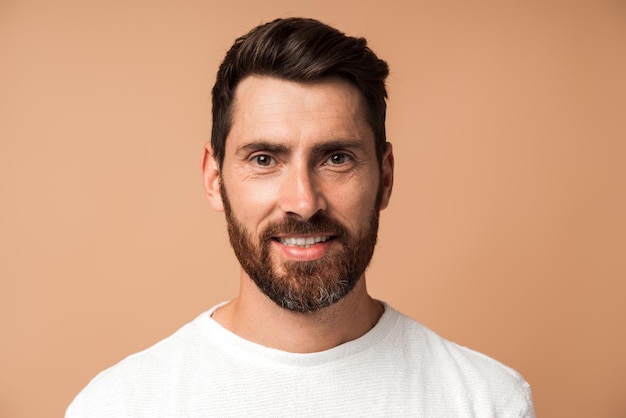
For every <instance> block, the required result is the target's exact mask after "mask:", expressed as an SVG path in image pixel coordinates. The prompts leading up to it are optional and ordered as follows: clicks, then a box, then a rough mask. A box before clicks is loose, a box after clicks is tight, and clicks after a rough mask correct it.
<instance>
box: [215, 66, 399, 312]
mask: <svg viewBox="0 0 626 418" xmlns="http://www.w3.org/2000/svg"><path fill="white" fill-rule="evenodd" d="M232 119H233V123H232V127H231V131H230V133H229V135H228V138H227V140H226V153H225V157H224V163H223V166H222V170H221V195H222V200H223V204H224V210H225V213H226V218H227V222H228V231H229V235H230V241H231V244H232V246H233V248H234V250H235V254H236V255H237V258H238V259H239V262H240V264H241V266H242V268H243V270H244V271H245V273H246V274H247V275H248V276H249V277H250V278H251V279H252V280H253V281H254V282H255V283H256V285H257V286H258V287H259V288H260V289H261V290H262V291H263V292H264V293H265V294H266V295H267V296H268V297H269V298H270V299H272V300H273V301H274V302H275V303H277V304H278V305H279V306H282V307H284V308H287V309H290V310H292V311H297V312H315V311H317V310H319V309H321V308H324V307H327V306H329V305H331V304H333V303H335V302H337V301H338V300H340V299H341V298H342V297H344V296H345V295H347V294H348V293H349V292H350V291H351V290H352V289H353V288H354V286H355V285H356V283H357V282H358V281H359V280H360V278H361V277H362V275H363V273H364V271H365V269H366V267H367V265H368V264H369V261H370V259H371V257H372V254H373V251H374V246H375V243H376V233H377V229H378V212H379V210H380V209H382V208H383V207H385V206H386V205H387V202H388V198H389V192H390V184H389V187H385V184H384V182H381V168H380V165H379V163H378V160H377V158H376V151H375V146H374V137H373V133H372V130H371V128H370V126H369V124H368V123H367V121H366V120H365V110H364V104H363V103H362V98H361V95H360V93H359V91H358V90H357V89H356V88H355V87H354V86H352V85H351V84H349V83H348V82H345V81H340V80H335V79H332V80H325V81H322V82H316V83H311V84H302V83H294V82H290V81H285V80H280V79H276V78H271V77H258V76H251V77H247V78H245V79H244V80H243V81H242V82H241V83H240V84H239V86H238V87H237V91H236V94H235V103H234V107H233V118H232ZM391 159H392V157H391V155H390V151H389V152H388V153H387V154H386V155H385V158H384V159H383V170H382V172H383V173H385V172H387V173H389V172H390V170H391V167H390V166H391V162H390V160H391ZM390 175H391V174H389V176H390Z"/></svg>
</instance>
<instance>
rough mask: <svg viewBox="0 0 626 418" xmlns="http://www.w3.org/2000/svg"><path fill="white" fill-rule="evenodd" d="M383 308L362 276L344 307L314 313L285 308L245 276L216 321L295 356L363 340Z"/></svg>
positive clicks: (333, 306)
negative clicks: (373, 297) (368, 288)
mask: <svg viewBox="0 0 626 418" xmlns="http://www.w3.org/2000/svg"><path fill="white" fill-rule="evenodd" d="M383 309H384V308H383V306H382V304H381V303H380V302H378V301H376V300H374V299H372V298H371V297H370V296H369V295H368V293H367V289H366V287H365V277H361V279H360V280H359V282H358V283H357V285H356V286H355V288H354V289H353V290H352V292H350V294H348V295H347V296H346V297H344V298H343V299H342V300H340V301H339V302H337V303H335V304H333V305H332V306H329V307H327V308H324V309H321V310H320V311H317V312H313V313H306V314H303V313H298V312H292V311H289V310H287V309H284V308H281V307H280V306H278V305H276V304H275V303H274V302H272V301H271V300H270V299H269V298H268V297H267V296H265V295H264V294H263V293H262V292H261V291H260V290H259V289H258V288H257V286H256V285H255V284H254V283H253V282H252V280H250V279H249V278H248V277H247V276H246V275H245V273H242V280H241V288H240V292H239V296H238V297H237V298H235V299H233V300H232V301H231V302H229V303H228V304H226V305H224V306H222V307H220V308H219V309H218V310H217V311H216V312H215V314H214V315H213V318H214V319H215V320H216V321H217V322H218V323H220V324H221V325H222V326H223V327H225V328H226V329H228V330H230V331H232V332H233V333H235V334H237V335H239V336H240V337H242V338H245V339H247V340H249V341H252V342H255V343H257V344H261V345H264V346H266V347H271V348H276V349H279V350H282V351H288V352H293V353H313V352H319V351H324V350H328V349H330V348H333V347H336V346H338V345H340V344H343V343H345V342H348V341H352V340H354V339H356V338H359V337H360V336H362V335H363V334H365V333H366V332H368V331H369V330H370V329H372V328H373V327H374V325H376V323H377V322H378V320H379V319H380V317H381V316H382V314H383Z"/></svg>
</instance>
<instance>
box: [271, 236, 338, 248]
mask: <svg viewBox="0 0 626 418" xmlns="http://www.w3.org/2000/svg"><path fill="white" fill-rule="evenodd" d="M329 239H330V237H306V238H305V237H298V238H280V243H281V244H283V245H297V246H298V247H303V248H309V247H310V246H311V245H313V244H317V243H318V242H324V241H328V240H329Z"/></svg>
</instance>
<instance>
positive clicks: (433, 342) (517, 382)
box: [392, 311, 534, 417]
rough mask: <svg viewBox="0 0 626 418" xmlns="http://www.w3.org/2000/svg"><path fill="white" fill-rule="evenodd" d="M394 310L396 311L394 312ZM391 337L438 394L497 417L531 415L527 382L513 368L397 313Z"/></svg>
mask: <svg viewBox="0 0 626 418" xmlns="http://www.w3.org/2000/svg"><path fill="white" fill-rule="evenodd" d="M396 312H397V311H396ZM397 315H398V321H397V326H396V328H395V330H394V333H393V337H392V338H394V339H395V340H396V341H395V344H396V345H397V346H400V347H403V348H402V350H403V351H404V355H405V356H407V357H409V358H411V359H412V360H411V362H412V363H413V364H415V365H416V366H415V368H414V369H413V370H414V371H415V372H416V374H417V373H419V378H420V379H422V380H425V382H426V383H427V385H428V387H429V388H430V389H429V390H431V391H432V392H433V393H435V392H439V394H438V395H437V396H450V397H451V398H454V399H462V400H466V401H468V402H470V401H471V402H472V403H473V404H475V405H479V406H480V407H484V408H489V409H495V410H498V411H500V415H498V416H511V415H510V413H511V412H512V411H517V414H519V415H515V416H522V417H524V416H528V417H532V416H534V413H533V406H532V396H531V391H530V385H529V384H528V382H526V380H525V379H524V378H523V377H522V376H521V375H520V374H519V373H518V372H517V371H515V370H514V369H512V368H511V367H508V366H506V365H504V364H502V363H501V362H499V361H497V360H495V359H493V358H491V357H489V356H487V355H485V354H482V353H480V352H477V351H474V350H472V349H470V348H467V347H464V346H461V345H459V344H456V343H454V342H452V341H449V340H447V339H445V338H443V337H441V336H440V335H438V334H437V333H435V332H434V331H432V330H431V329H429V328H427V327H426V326H424V325H422V324H421V323H419V322H417V321H415V320H413V319H411V318H409V317H407V316H405V315H403V314H400V313H397Z"/></svg>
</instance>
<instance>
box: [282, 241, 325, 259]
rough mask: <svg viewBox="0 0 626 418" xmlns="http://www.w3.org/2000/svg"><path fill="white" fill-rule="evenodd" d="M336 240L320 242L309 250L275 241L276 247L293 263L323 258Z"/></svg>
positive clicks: (308, 248)
mask: <svg viewBox="0 0 626 418" xmlns="http://www.w3.org/2000/svg"><path fill="white" fill-rule="evenodd" d="M333 241H334V240H329V241H324V242H318V243H317V244H313V245H311V246H309V247H307V248H304V247H299V246H297V245H285V244H282V243H280V242H279V241H273V244H274V246H275V247H277V248H278V250H279V251H280V253H281V254H282V255H283V256H284V257H285V258H288V259H289V260H292V261H313V260H317V259H319V258H322V257H323V256H325V255H326V254H328V253H329V251H330V247H331V246H332V245H333Z"/></svg>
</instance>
